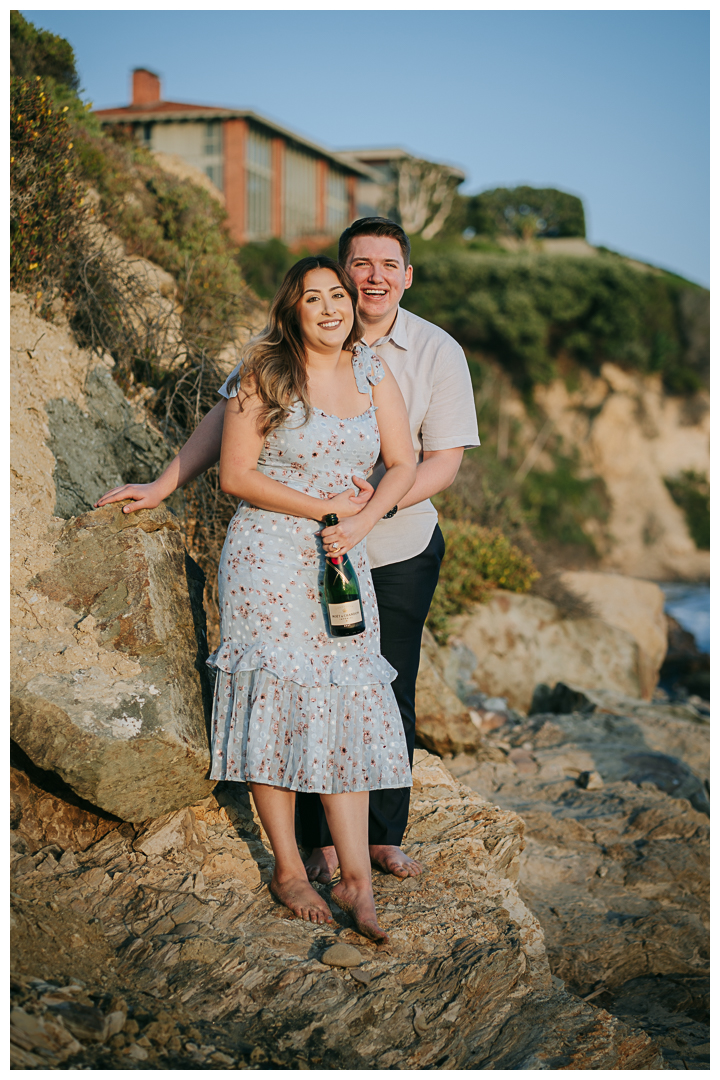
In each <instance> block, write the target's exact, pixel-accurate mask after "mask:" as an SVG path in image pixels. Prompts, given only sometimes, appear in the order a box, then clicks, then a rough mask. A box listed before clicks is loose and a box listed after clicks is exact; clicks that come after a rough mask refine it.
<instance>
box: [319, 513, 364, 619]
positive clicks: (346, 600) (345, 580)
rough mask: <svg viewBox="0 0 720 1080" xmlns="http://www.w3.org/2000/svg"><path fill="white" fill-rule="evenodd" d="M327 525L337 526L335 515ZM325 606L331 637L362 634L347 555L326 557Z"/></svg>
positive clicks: (355, 583)
mask: <svg viewBox="0 0 720 1080" xmlns="http://www.w3.org/2000/svg"><path fill="white" fill-rule="evenodd" d="M323 521H324V523H325V524H326V525H328V526H329V525H337V523H338V519H337V515H336V514H326V515H325V517H324V518H323ZM325 606H326V608H327V614H328V624H329V626H330V633H331V634H332V635H333V637H350V636H351V635H352V634H362V632H363V630H364V629H365V619H364V618H363V609H362V600H361V599H360V586H359V585H358V579H357V575H356V573H355V571H354V569H353V565H352V563H351V562H350V560H349V559H348V557H347V555H326V556H325Z"/></svg>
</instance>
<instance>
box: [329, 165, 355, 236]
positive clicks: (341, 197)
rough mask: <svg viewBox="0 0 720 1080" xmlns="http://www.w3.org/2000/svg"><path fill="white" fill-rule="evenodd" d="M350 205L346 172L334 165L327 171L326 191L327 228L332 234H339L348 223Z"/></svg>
mask: <svg viewBox="0 0 720 1080" xmlns="http://www.w3.org/2000/svg"><path fill="white" fill-rule="evenodd" d="M349 213H350V205H349V199H348V190H347V180H346V178H345V173H341V172H340V171H339V169H333V167H332V166H330V168H329V169H328V172H327V187H326V191H325V228H326V229H327V231H328V232H329V233H330V235H331V236H339V235H340V233H341V232H342V231H343V229H344V228H345V226H346V225H347V224H348V216H349Z"/></svg>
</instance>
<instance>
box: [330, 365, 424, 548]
mask: <svg viewBox="0 0 720 1080" xmlns="http://www.w3.org/2000/svg"><path fill="white" fill-rule="evenodd" d="M374 398H375V404H376V405H377V407H378V408H377V412H376V413H375V417H376V419H377V425H378V429H379V431H380V454H381V456H382V459H383V464H384V465H385V470H386V471H385V473H384V475H383V477H382V479H381V480H380V483H379V484H378V486H377V489H376V491H375V494H374V495H373V497H372V498H371V499H370V501H369V502H368V503H367V504H366V506H365V507H364V508H363V509H362V510H361V511H360V512H359V513H358V514H356V515H355V516H354V517H352V518H349V519H348V520H346V521H341V522H340V523H339V524H338V525H332V526H330V527H329V528H327V529H323V531H322V533H321V535H322V538H323V545H324V548H325V551H326V552H328V553H331V554H335V555H342V554H344V553H345V552H346V551H349V550H350V548H353V547H355V545H356V544H359V543H360V541H361V540H362V539H363V537H365V536H367V534H368V533H369V532H370V530H371V529H372V528H373V526H374V525H376V524H377V523H378V521H379V520H380V518H381V517H382V516H383V515H384V514H386V513H387V512H388V510H392V508H393V506H396V505H397V504H398V503H399V502H400V500H401V499H402V497H403V495H405V494H406V492H408V491H409V490H410V488H411V487H412V486H413V483H414V482H415V475H416V472H417V466H416V464H415V451H414V449H413V444H412V437H411V435H410V421H409V420H408V414H407V408H406V406H405V400H404V398H403V396H402V393H401V392H400V387H399V386H398V384H397V382H396V381H395V378H394V376H393V374H392V372H390V371H389V370H388V369H387V368H386V369H385V378H384V379H383V380H382V381H381V382H379V383H378V385H377V386H376V387H375V390H374ZM333 544H337V545H338V547H336V548H333V547H332V545H333Z"/></svg>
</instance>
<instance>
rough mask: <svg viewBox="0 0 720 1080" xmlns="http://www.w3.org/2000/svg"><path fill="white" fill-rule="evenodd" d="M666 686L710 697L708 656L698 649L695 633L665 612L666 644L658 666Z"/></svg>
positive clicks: (705, 698) (674, 689)
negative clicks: (664, 653)
mask: <svg viewBox="0 0 720 1080" xmlns="http://www.w3.org/2000/svg"><path fill="white" fill-rule="evenodd" d="M660 677H661V679H662V682H663V684H664V685H665V686H667V687H669V688H670V689H671V690H672V691H673V692H675V693H677V692H678V691H684V692H685V693H686V694H697V695H699V696H700V698H701V699H704V700H705V701H709V700H710V656H709V654H708V653H704V652H701V651H700V649H699V648H698V645H697V642H696V640H695V638H694V636H693V635H692V634H691V633H690V632H689V631H687V630H684V629H683V627H682V626H681V625H680V623H679V622H678V621H677V620H676V619H673V618H672V616H668V648H667V654H666V656H665V661H664V663H663V666H662V668H661V669H660Z"/></svg>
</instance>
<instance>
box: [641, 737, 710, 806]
mask: <svg viewBox="0 0 720 1080" xmlns="http://www.w3.org/2000/svg"><path fill="white" fill-rule="evenodd" d="M623 763H624V765H625V766H626V771H625V775H624V776H623V779H624V780H629V781H630V783H632V784H637V785H638V786H642V785H644V784H654V785H655V787H656V788H658V789H659V790H660V791H664V792H665V793H666V794H667V795H672V796H673V798H675V799H687V800H688V802H689V803H690V805H691V806H693V807H694V808H695V809H696V810H699V811H700V813H702V814H708V815H709V814H710V801H709V799H708V796H707V792H706V790H705V785H704V784H703V782H702V780H701V779H700V777H699V776H696V775H695V773H694V772H693V771H692V769H690V768H688V766H687V765H686V764H685V762H684V761H680V760H679V759H678V758H675V757H671V756H670V755H669V754H657V753H653V752H652V751H635V752H633V753H629V754H625V755H624V757H623Z"/></svg>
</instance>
